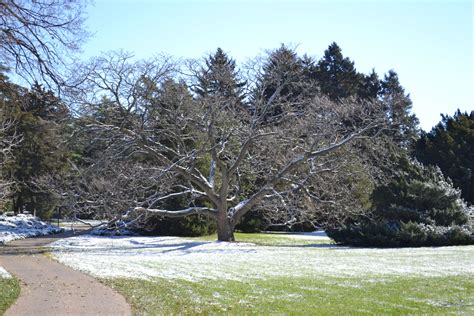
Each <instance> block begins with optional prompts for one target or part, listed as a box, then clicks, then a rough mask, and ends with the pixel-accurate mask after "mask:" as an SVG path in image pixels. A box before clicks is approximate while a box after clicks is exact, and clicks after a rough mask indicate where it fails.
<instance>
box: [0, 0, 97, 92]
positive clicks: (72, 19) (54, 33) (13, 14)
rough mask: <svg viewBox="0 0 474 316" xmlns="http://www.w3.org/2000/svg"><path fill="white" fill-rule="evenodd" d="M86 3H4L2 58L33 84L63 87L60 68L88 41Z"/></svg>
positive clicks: (6, 0)
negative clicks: (51, 84) (41, 82)
mask: <svg viewBox="0 0 474 316" xmlns="http://www.w3.org/2000/svg"><path fill="white" fill-rule="evenodd" d="M87 2H88V1H82V0H40V1H31V0H0V57H1V59H2V62H4V63H6V64H5V65H3V66H6V67H11V68H12V69H13V70H14V71H15V72H16V73H17V74H19V75H20V76H22V77H23V78H25V79H27V80H28V81H30V80H31V79H33V80H40V81H45V82H51V81H52V83H53V84H55V85H62V84H63V83H64V82H63V78H62V76H61V75H60V68H61V67H62V66H64V65H65V61H66V60H67V59H68V58H69V57H71V54H72V53H73V52H74V51H77V50H78V48H79V45H80V43H81V42H82V41H83V40H84V39H85V38H86V37H87V33H86V32H85V31H84V29H83V27H82V25H83V21H84V13H83V10H84V6H85V5H86V4H87Z"/></svg>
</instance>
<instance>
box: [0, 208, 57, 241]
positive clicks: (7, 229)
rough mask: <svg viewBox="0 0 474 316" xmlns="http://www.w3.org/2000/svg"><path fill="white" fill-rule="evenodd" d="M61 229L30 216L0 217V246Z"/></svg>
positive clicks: (53, 232)
mask: <svg viewBox="0 0 474 316" xmlns="http://www.w3.org/2000/svg"><path fill="white" fill-rule="evenodd" d="M61 231H63V229H62V228H58V227H56V226H52V225H50V224H48V223H46V222H43V221H40V220H39V219H38V218H36V217H33V216H31V215H24V214H19V215H17V216H2V215H0V245H1V244H5V243H7V242H9V241H12V240H15V239H23V238H27V237H35V236H43V235H50V234H55V233H59V232H61Z"/></svg>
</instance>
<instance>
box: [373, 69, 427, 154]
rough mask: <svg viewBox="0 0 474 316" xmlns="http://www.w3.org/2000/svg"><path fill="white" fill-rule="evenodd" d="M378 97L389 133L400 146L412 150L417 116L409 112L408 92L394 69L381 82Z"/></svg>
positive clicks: (415, 137) (415, 138) (410, 104)
mask: <svg viewBox="0 0 474 316" xmlns="http://www.w3.org/2000/svg"><path fill="white" fill-rule="evenodd" d="M381 87H382V90H381V92H380V98H381V100H382V102H383V103H384V106H385V109H386V111H387V117H388V118H389V120H390V122H391V126H390V128H391V131H390V134H391V136H392V137H393V139H394V140H395V141H396V142H397V143H398V144H400V146H402V148H405V149H408V150H409V151H412V146H413V145H414V143H415V142H416V140H417V138H418V123H419V122H418V118H417V117H416V116H415V114H413V113H411V110H412V102H411V99H410V95H409V94H405V89H404V88H403V87H402V86H401V84H400V81H399V80H398V75H397V73H396V72H395V71H393V70H390V71H389V72H388V74H386V75H385V77H384V80H382V82H381Z"/></svg>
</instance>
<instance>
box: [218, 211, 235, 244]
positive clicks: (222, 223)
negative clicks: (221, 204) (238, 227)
mask: <svg viewBox="0 0 474 316" xmlns="http://www.w3.org/2000/svg"><path fill="white" fill-rule="evenodd" d="M217 240H219V241H235V238H234V225H233V224H232V223H231V221H230V220H229V218H228V217H227V214H226V213H224V214H222V215H221V216H218V218H217Z"/></svg>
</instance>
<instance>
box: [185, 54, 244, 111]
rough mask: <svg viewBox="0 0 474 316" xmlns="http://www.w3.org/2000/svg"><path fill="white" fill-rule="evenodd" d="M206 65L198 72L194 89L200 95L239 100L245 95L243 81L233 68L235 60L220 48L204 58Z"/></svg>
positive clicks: (202, 96)
mask: <svg viewBox="0 0 474 316" xmlns="http://www.w3.org/2000/svg"><path fill="white" fill-rule="evenodd" d="M205 64H206V66H205V67H203V68H201V71H200V73H199V74H198V78H197V80H198V82H197V87H196V88H195V89H194V91H195V92H196V93H197V94H198V95H199V96H200V97H201V98H204V97H221V98H227V99H228V98H232V99H235V101H236V102H241V101H242V100H243V99H244V97H245V95H244V91H243V87H244V86H245V84H246V82H245V81H240V79H239V73H238V71H237V70H236V69H235V68H236V66H235V60H233V59H231V58H229V57H228V56H227V54H226V53H224V51H223V50H222V49H221V48H217V51H216V53H215V54H214V55H209V56H208V57H207V58H206V60H205Z"/></svg>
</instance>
